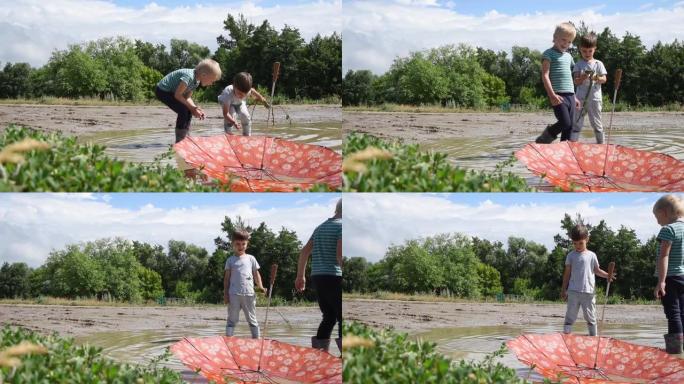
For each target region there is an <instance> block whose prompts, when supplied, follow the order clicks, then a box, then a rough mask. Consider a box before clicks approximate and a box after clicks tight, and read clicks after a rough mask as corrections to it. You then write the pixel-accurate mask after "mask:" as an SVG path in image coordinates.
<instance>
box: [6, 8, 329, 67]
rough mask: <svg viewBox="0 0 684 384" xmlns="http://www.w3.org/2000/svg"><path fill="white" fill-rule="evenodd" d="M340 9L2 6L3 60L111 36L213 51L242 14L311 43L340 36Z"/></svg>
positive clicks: (44, 54)
mask: <svg viewBox="0 0 684 384" xmlns="http://www.w3.org/2000/svg"><path fill="white" fill-rule="evenodd" d="M191 4H192V3H191ZM341 9H342V3H341V0H317V1H311V2H307V3H304V2H302V3H297V4H294V5H276V6H272V7H264V6H260V5H258V3H257V2H252V1H244V2H238V1H232V2H226V3H224V4H221V5H201V4H193V5H188V6H177V7H165V6H161V5H157V4H156V3H150V4H148V5H146V6H145V7H143V8H138V9H136V8H132V7H125V6H118V5H116V4H114V3H113V2H110V1H103V0H95V1H93V0H51V1H43V0H18V1H13V2H4V3H3V5H2V7H0V20H2V21H0V36H2V39H1V40H0V61H2V62H8V61H9V62H29V63H30V64H31V65H33V66H41V65H43V64H45V63H46V62H47V60H48V59H49V57H50V54H51V53H52V51H53V50H61V49H65V48H67V46H68V45H69V44H78V43H82V42H85V41H89V40H95V39H98V38H102V37H110V36H125V37H128V38H131V39H142V40H145V41H149V42H154V43H163V44H164V45H166V46H167V47H168V46H169V41H170V40H171V38H179V39H186V40H189V41H191V42H195V43H199V44H202V45H205V46H208V47H209V48H210V49H211V50H212V51H213V50H214V49H215V48H216V47H217V43H216V37H217V36H219V35H221V34H224V35H225V34H226V31H224V30H223V21H224V20H225V18H226V16H227V15H228V13H230V14H232V15H234V16H237V15H238V14H240V13H242V14H243V15H245V17H246V18H247V20H248V21H249V22H251V23H254V24H261V22H262V21H263V20H268V21H269V23H270V24H271V25H272V26H273V27H274V28H276V29H281V28H282V27H283V26H284V25H285V24H287V25H289V26H292V27H295V28H298V29H299V31H300V33H301V34H302V36H303V37H304V38H305V39H306V40H309V39H310V38H312V37H314V36H315V35H316V34H317V33H321V34H323V35H329V34H331V33H332V32H335V31H337V32H338V33H339V32H340V30H341V17H340V14H341Z"/></svg>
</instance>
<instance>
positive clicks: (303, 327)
mask: <svg viewBox="0 0 684 384" xmlns="http://www.w3.org/2000/svg"><path fill="white" fill-rule="evenodd" d="M317 328H318V324H317V323H310V322H301V321H297V322H296V324H294V323H293V324H292V326H285V325H276V326H272V325H269V326H268V330H267V331H268V334H267V338H269V339H275V340H278V341H282V342H285V343H290V344H294V345H301V346H305V347H310V346H311V336H312V335H315V334H316V330H317ZM223 332H224V329H223V328H216V326H208V325H205V324H200V325H197V326H194V327H188V328H184V329H159V330H145V331H139V332H135V331H112V332H102V333H96V334H93V335H89V336H85V337H77V338H76V342H77V343H80V344H89V345H92V346H97V347H100V348H103V353H104V354H105V355H106V356H108V357H110V358H112V359H114V360H117V361H122V362H128V363H136V364H141V365H147V364H148V363H149V362H150V361H151V360H153V359H154V358H155V357H158V356H160V355H162V354H163V353H164V351H165V349H166V348H167V347H170V346H171V345H172V344H174V343H175V342H177V341H179V340H181V339H182V338H183V337H207V336H216V335H222V334H223ZM262 332H263V328H262ZM235 335H236V336H240V337H249V328H248V326H247V325H246V324H244V322H240V323H239V324H238V326H237V328H236V331H235ZM333 335H337V327H336V328H335V329H334V330H333ZM330 353H332V354H334V355H337V356H339V351H338V350H337V346H335V344H334V342H333V343H331V346H330ZM160 365H161V366H164V367H168V368H171V369H173V370H175V371H178V372H181V375H182V377H183V379H184V380H186V381H188V382H193V383H206V380H204V379H203V378H202V377H200V376H199V375H197V374H196V373H194V372H192V371H190V370H189V369H188V368H187V367H185V366H184V365H183V364H182V363H181V362H180V361H179V360H178V359H176V357H175V356H171V357H170V358H169V359H168V361H165V362H163V363H161V364H160Z"/></svg>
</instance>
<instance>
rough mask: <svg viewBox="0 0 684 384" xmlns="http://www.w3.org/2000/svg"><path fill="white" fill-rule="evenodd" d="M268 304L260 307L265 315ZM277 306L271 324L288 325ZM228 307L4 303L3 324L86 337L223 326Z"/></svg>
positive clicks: (293, 319) (300, 313)
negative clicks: (112, 332) (106, 333)
mask: <svg viewBox="0 0 684 384" xmlns="http://www.w3.org/2000/svg"><path fill="white" fill-rule="evenodd" d="M276 309H277V311H280V313H281V314H282V315H283V317H285V318H287V320H288V321H289V322H290V323H292V324H296V323H297V322H298V321H300V322H307V323H318V322H319V321H320V319H321V312H320V310H319V309H318V307H278V308H276ZM264 311H265V308H261V307H259V308H257V316H258V319H259V320H260V321H261V320H262V319H263V314H264ZM283 317H281V316H280V315H279V314H278V313H276V310H274V309H272V310H271V312H270V315H269V319H268V322H269V324H274V325H279V324H281V325H285V320H283ZM225 322H226V308H225V307H221V306H204V307H107V306H102V307H96V306H63V305H25V304H18V305H17V304H11V305H9V304H2V305H0V325H7V324H9V325H15V326H21V327H24V328H28V329H31V330H34V331H37V332H40V333H42V334H50V333H52V332H55V331H56V332H59V333H60V335H63V336H73V337H76V336H78V337H82V336H88V335H91V334H94V333H98V332H109V331H142V330H159V329H168V328H171V329H184V328H189V327H197V326H206V327H207V328H210V327H211V328H218V329H223V327H224V326H225Z"/></svg>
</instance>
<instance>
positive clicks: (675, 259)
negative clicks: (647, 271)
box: [656, 220, 684, 276]
mask: <svg viewBox="0 0 684 384" xmlns="http://www.w3.org/2000/svg"><path fill="white" fill-rule="evenodd" d="M657 239H658V253H657V255H658V256H657V257H658V259H660V241H661V240H665V241H669V242H671V243H672V248H670V257H669V259H668V260H667V276H681V275H684V241H683V240H684V221H681V220H678V221H675V222H674V223H672V224H668V225H664V226H663V227H662V228H661V229H660V232H659V233H658V237H657ZM656 270H657V264H656Z"/></svg>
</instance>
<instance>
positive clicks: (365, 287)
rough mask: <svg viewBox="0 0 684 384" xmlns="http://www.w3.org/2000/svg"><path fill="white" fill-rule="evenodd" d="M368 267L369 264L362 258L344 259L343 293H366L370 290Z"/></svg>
mask: <svg viewBox="0 0 684 384" xmlns="http://www.w3.org/2000/svg"><path fill="white" fill-rule="evenodd" d="M369 266H370V263H369V262H368V261H367V260H366V259H365V258H363V257H350V258H347V257H345V258H344V273H343V274H342V290H343V291H344V292H364V293H365V292H368V291H369V288H370V283H369V276H368V268H369Z"/></svg>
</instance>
